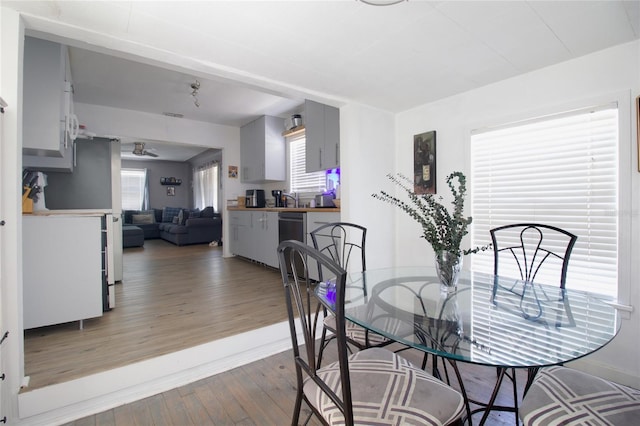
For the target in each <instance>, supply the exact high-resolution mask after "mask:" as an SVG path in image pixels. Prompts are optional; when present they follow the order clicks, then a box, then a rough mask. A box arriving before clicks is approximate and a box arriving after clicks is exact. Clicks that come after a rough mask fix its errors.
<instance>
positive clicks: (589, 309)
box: [316, 267, 620, 368]
mask: <svg viewBox="0 0 640 426" xmlns="http://www.w3.org/2000/svg"><path fill="white" fill-rule="evenodd" d="M316 295H317V296H318V297H319V298H320V300H321V301H322V302H323V303H324V304H325V305H327V306H328V307H329V308H331V307H332V303H335V294H334V293H333V296H332V287H331V285H327V284H326V283H325V284H323V283H321V284H320V285H318V286H317V288H316ZM345 317H346V319H348V320H349V321H352V322H354V323H356V324H358V325H360V326H362V327H364V328H366V329H368V330H371V331H373V332H376V333H379V334H381V335H383V336H385V337H387V338H388V339H391V340H394V341H396V342H399V343H402V344H405V345H407V346H410V347H414V348H416V349H419V350H421V351H424V352H427V353H432V354H435V355H437V356H439V357H443V358H448V359H450V360H455V361H463V362H470V363H475V364H482V365H487V366H495V367H502V368H539V367H544V366H550V365H557V364H562V363H566V362H569V361H572V360H575V359H578V358H581V357H583V356H585V355H588V354H590V353H592V352H594V351H596V350H598V349H600V348H602V347H603V346H604V345H606V344H607V343H608V342H610V341H611V340H612V339H613V338H614V337H615V336H616V334H617V332H618V330H619V328H620V320H619V317H618V314H617V311H616V309H615V308H614V307H613V306H612V305H611V304H610V303H607V300H606V299H605V298H603V297H600V296H598V295H595V294H592V293H588V292H584V291H578V290H569V289H567V290H561V289H560V288H559V286H557V285H555V286H551V285H544V284H538V283H525V282H523V281H521V280H516V279H512V278H506V277H498V276H494V275H490V274H484V273H478V272H468V271H466V272H464V271H463V272H462V273H461V277H460V279H459V282H458V285H457V288H456V289H455V290H453V291H442V290H441V286H440V283H439V281H438V278H437V276H436V271H435V268H429V267H396V268H387V269H371V270H367V271H366V272H363V273H350V274H349V275H348V277H347V288H346V297H345Z"/></svg>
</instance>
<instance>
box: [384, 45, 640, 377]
mask: <svg viewBox="0 0 640 426" xmlns="http://www.w3.org/2000/svg"><path fill="white" fill-rule="evenodd" d="M638 94H640V42H633V43H628V44H624V45H621V46H617V47H614V48H611V49H607V50H605V51H601V52H598V53H595V54H591V55H588V56H585V57H582V58H578V59H576V60H573V61H570V62H566V63H563V64H559V65H555V66H552V67H548V68H545V69H542V70H539V71H536V72H532V73H529V74H526V75H523V76H520V77H516V78H512V79H509V80H505V81H502V82H499V83H496V84H492V85H489V86H486V87H483V88H480V89H477V90H473V91H470V92H466V93H463V94H460V95H458V96H453V97H450V98H447V99H444V100H441V101H438V102H433V103H430V104H425V105H423V106H420V107H418V108H415V109H412V110H410V111H406V112H404V113H401V114H398V116H397V128H396V134H397V139H396V141H395V144H394V148H395V152H396V170H397V171H399V172H402V173H405V174H408V175H411V171H412V150H413V144H412V140H413V135H415V134H418V133H422V132H424V131H428V130H436V132H437V173H438V180H437V187H438V193H440V194H442V195H445V196H448V195H449V194H448V192H449V191H448V189H447V186H446V182H445V181H444V179H445V178H446V176H447V175H448V174H449V173H450V172H452V171H454V170H461V171H463V172H464V173H465V174H466V175H467V176H469V132H470V130H472V129H474V128H478V127H481V126H486V125H496V124H501V123H507V122H510V121H514V120H516V119H522V118H525V117H532V116H533V117H535V116H539V115H542V114H548V113H553V112H560V111H566V110H567V109H570V108H575V107H579V106H586V105H589V104H590V103H591V102H592V101H596V102H601V101H606V100H609V101H614V100H616V99H621V103H620V104H619V111H620V114H621V122H622V123H623V127H622V128H621V131H620V142H621V144H622V152H621V155H620V167H621V170H622V171H623V175H622V177H621V182H620V190H621V191H620V192H621V211H620V218H621V221H623V223H624V222H625V221H626V223H627V224H628V225H629V227H630V233H629V234H628V235H627V234H623V235H621V244H620V253H621V258H620V259H621V271H620V288H621V289H623V292H622V294H621V296H622V298H623V299H626V300H622V303H625V304H630V305H633V306H635V307H636V309H635V311H634V312H633V313H631V315H630V316H629V315H627V316H628V319H623V320H622V328H621V331H620V334H619V335H618V336H617V337H616V338H615V339H614V341H613V342H612V343H610V344H609V345H608V346H606V347H605V348H604V349H602V350H601V351H599V352H597V353H595V354H592V355H590V356H588V357H586V358H584V360H582V361H581V362H580V363H581V368H583V369H587V370H591V371H593V372H597V373H598V374H601V375H604V376H607V377H609V378H611V379H614V380H616V381H619V382H622V383H627V384H629V385H631V386H634V387H636V388H638V387H640V364H639V361H638V356H637V354H638V352H639V351H638V349H640V344H639V343H638V342H640V314H639V313H638V310H637V307H639V306H640V293H639V292H638V288H637V287H638V286H637V284H636V283H637V277H638V276H640V275H639V274H640V268H639V267H638V263H640V262H637V261H636V260H637V259H638V257H639V255H640V238H638V237H639V233H640V220H639V218H638V205H639V194H638V192H639V189H640V174H639V173H638V166H637V164H636V162H637V151H636V149H637V148H636V142H635V135H636V128H635V120H632V119H631V116H632V114H635V108H634V107H633V105H632V104H633V99H635V97H636V96H638ZM378 147H379V149H380V150H382V149H385V150H389V149H390V147H388V146H387V145H379V146H378ZM469 185H470V186H471V187H472V185H473V182H469ZM470 189H471V188H470ZM449 198H450V197H449ZM396 216H397V217H396V223H397V224H398V225H397V228H396V229H397V236H396V238H395V240H394V243H395V246H394V247H393V253H395V255H396V257H395V262H396V264H398V265H411V264H419V263H424V262H425V261H426V262H429V261H430V260H431V259H432V256H433V254H432V251H431V248H430V247H429V246H428V244H427V243H426V242H425V241H424V240H422V239H419V238H417V235H419V231H420V230H419V227H418V225H417V224H415V223H414V222H413V221H412V220H411V219H408V218H407V217H405V216H404V215H403V214H402V212H400V210H399V209H397V212H396ZM467 244H468V243H467ZM627 247H629V249H627ZM626 255H628V256H630V257H625V256H626ZM425 259H426V260H425ZM625 259H626V261H625ZM466 263H470V262H466ZM624 315H626V314H624ZM624 315H623V316H624Z"/></svg>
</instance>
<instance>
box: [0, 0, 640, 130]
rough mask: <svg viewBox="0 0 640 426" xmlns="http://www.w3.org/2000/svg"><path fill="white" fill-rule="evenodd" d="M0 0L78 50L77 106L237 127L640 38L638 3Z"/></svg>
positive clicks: (405, 93) (499, 74)
mask: <svg viewBox="0 0 640 426" xmlns="http://www.w3.org/2000/svg"><path fill="white" fill-rule="evenodd" d="M2 6H3V7H10V8H14V9H16V10H19V11H23V12H24V13H25V22H26V23H27V27H28V28H30V31H34V30H35V31H36V32H35V33H33V34H35V35H38V34H39V33H40V34H43V33H54V34H56V37H58V38H60V39H62V40H63V41H65V40H66V41H68V44H70V45H72V46H75V47H76V48H73V49H72V50H71V61H72V73H73V79H74V87H75V100H76V101H77V102H82V103H89V104H98V105H105V106H111V107H117V108H125V109H133V110H140V111H145V112H150V113H157V114H161V113H164V112H173V113H179V114H183V115H184V117H185V118H190V119H194V120H201V121H208V122H213V123H217V124H224V125H232V126H240V125H242V124H245V123H247V122H249V121H251V120H253V119H255V118H257V117H258V116H260V115H262V114H269V115H278V116H282V117H287V116H288V115H290V114H291V113H293V112H298V110H299V106H300V105H301V104H302V102H303V99H304V98H310V99H314V100H319V101H323V102H326V103H329V104H333V105H336V106H340V105H341V104H343V103H347V102H353V103H360V104H365V105H370V106H372V107H376V108H380V109H382V110H387V111H391V112H401V111H405V110H408V109H411V108H413V107H416V106H418V105H421V104H424V103H428V102H430V101H434V100H437V99H441V98H444V97H448V96H451V95H454V94H457V93H461V92H464V91H467V90H471V89H474V88H477V87H480V86H484V85H487V84H491V83H493V82H496V81H499V80H503V79H506V78H509V77H513V76H516V75H519V74H522V73H526V72H529V71H533V70H536V69H540V68H543V67H546V66H549V65H552V64H555V63H558V62H562V61H566V60H570V59H572V58H576V57H579V56H582V55H585V54H588V53H592V52H595V51H598V50H602V49H605V48H607V47H610V46H614V45H617V44H621V43H625V42H628V41H631V40H635V39H638V38H640V0H635V1H617V0H607V1H492V2H490V1H420V0H409V1H407V2H403V3H400V4H397V5H394V6H385V7H376V6H369V5H365V4H363V3H361V2H358V1H354V0H335V1H331V0H325V1H309V0H299V1H242V0H236V1H164V2H159V1H122V2H92V1H88V2H74V1H70V2H68V1H49V2H46V1H45V2H43V1H9V0H3V1H2ZM96 52H99V53H100V54H98V53H96ZM104 53H108V54H110V55H115V56H106V55H104ZM116 56H118V57H116ZM125 58H126V59H125ZM159 66H161V67H159ZM195 79H198V80H199V81H200V83H201V89H200V91H199V94H198V99H199V102H200V108H197V107H195V105H194V104H193V99H192V97H191V96H190V92H191V88H190V87H189V86H190V84H191V83H193V82H194V81H195Z"/></svg>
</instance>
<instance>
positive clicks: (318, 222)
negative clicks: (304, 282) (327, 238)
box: [305, 211, 340, 280]
mask: <svg viewBox="0 0 640 426" xmlns="http://www.w3.org/2000/svg"><path fill="white" fill-rule="evenodd" d="M334 222H340V213H338V212H326V213H324V212H322V211H319V212H308V213H307V229H306V231H305V232H306V235H307V245H310V246H312V247H313V239H312V238H311V231H313V230H315V229H317V228H319V227H321V226H322V225H326V224H327V223H334ZM309 275H310V277H311V278H312V279H314V280H318V279H319V277H318V268H317V267H316V264H315V261H314V260H312V259H309Z"/></svg>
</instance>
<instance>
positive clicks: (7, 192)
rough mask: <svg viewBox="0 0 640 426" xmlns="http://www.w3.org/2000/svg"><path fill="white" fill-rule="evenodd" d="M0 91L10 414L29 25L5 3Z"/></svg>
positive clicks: (0, 213)
mask: <svg viewBox="0 0 640 426" xmlns="http://www.w3.org/2000/svg"><path fill="white" fill-rule="evenodd" d="M0 31H1V34H0V52H2V55H1V57H0V96H2V98H3V99H4V100H5V102H7V104H8V107H7V108H6V110H5V113H4V117H3V125H2V138H1V139H2V145H1V146H0V171H1V173H2V174H1V176H0V219H2V220H4V221H5V225H4V226H2V227H1V228H0V256H1V257H0V285H1V286H2V288H1V291H2V294H1V299H0V301H1V303H2V312H1V313H2V317H1V319H0V324H1V327H2V332H1V333H4V331H5V330H6V331H8V332H9V337H8V339H7V340H6V341H5V342H4V343H3V345H2V364H3V365H2V367H3V370H2V371H3V372H4V373H5V374H6V380H5V381H4V383H2V384H0V386H2V389H3V392H2V415H3V416H5V415H6V416H7V418H8V419H9V420H11V419H14V418H16V416H17V413H18V400H17V393H18V391H19V389H20V385H21V384H22V377H23V376H24V357H23V340H22V337H21V336H22V333H23V331H22V330H23V328H22V285H21V284H22V238H21V236H22V203H21V201H20V200H21V191H20V188H21V186H22V178H21V174H22V145H21V144H17V143H16V141H17V140H22V127H21V126H19V125H18V124H19V123H21V122H22V50H23V44H24V42H23V40H24V26H23V25H22V23H21V22H20V19H19V16H18V14H17V13H15V12H14V11H10V10H5V9H4V8H0Z"/></svg>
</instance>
